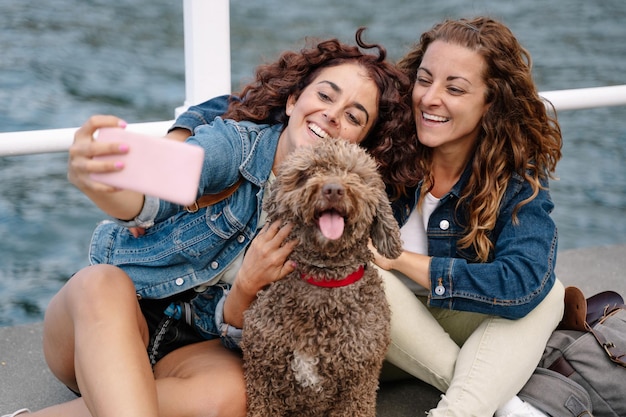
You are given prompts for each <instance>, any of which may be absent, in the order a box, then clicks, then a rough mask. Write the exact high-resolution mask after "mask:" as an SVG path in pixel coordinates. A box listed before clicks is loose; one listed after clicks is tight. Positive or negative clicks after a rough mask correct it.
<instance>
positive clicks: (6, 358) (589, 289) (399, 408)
mask: <svg viewBox="0 0 626 417" xmlns="http://www.w3.org/2000/svg"><path fill="white" fill-rule="evenodd" d="M556 271H557V275H558V277H559V279H560V280H561V281H562V282H563V283H564V284H565V285H576V286H578V287H579V288H581V289H582V290H583V292H584V293H585V295H587V296H590V295H593V294H595V293H597V292H599V291H603V290H608V289H611V290H614V291H617V292H619V293H620V294H622V296H625V297H626V245H618V246H606V247H594V248H587V249H575V250H566V251H563V252H560V253H559V255H558V261H557V267H556ZM41 336H42V324H41V323H36V324H32V325H25V326H15V327H0V415H3V414H5V413H11V412H13V411H14V410H16V409H19V408H23V407H28V408H30V409H31V410H38V409H41V408H44V407H46V406H49V405H53V404H58V403H60V402H63V401H68V400H71V399H73V398H75V397H74V395H73V394H72V393H71V392H70V391H69V390H67V389H66V388H65V387H64V386H63V385H62V384H60V383H59V382H58V381H57V380H56V379H55V378H54V377H53V376H52V374H51V373H50V371H49V370H48V368H47V366H46V364H45V361H44V359H43V353H42V349H41ZM386 371H388V372H386V374H387V375H392V374H393V375H394V377H393V378H392V379H394V381H388V382H384V383H383V384H382V385H381V389H380V393H379V401H378V416H380V417H401V416H422V415H424V412H425V411H427V410H428V409H430V408H432V407H433V406H435V405H436V403H437V401H438V398H439V392H438V391H437V390H435V389H433V388H432V387H430V386H428V385H426V384H424V383H421V382H420V381H416V380H414V379H410V378H408V376H406V375H403V374H402V373H401V371H398V370H391V369H386Z"/></svg>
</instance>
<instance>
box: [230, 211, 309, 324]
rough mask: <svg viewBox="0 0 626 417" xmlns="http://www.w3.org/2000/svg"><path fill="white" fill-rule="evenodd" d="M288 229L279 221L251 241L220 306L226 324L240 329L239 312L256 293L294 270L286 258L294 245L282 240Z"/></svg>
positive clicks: (241, 320)
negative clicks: (222, 305) (223, 302)
mask: <svg viewBox="0 0 626 417" xmlns="http://www.w3.org/2000/svg"><path fill="white" fill-rule="evenodd" d="M291 229H292V225H291V224H286V225H283V226H281V224H280V222H279V221H276V222H273V223H271V224H265V226H263V229H261V231H260V232H259V234H258V235H257V236H256V237H255V238H254V239H253V240H252V242H251V243H250V247H249V248H248V251H247V252H246V255H245V257H244V259H243V263H242V265H241V268H239V272H237V277H236V278H235V282H234V283H233V287H232V289H231V291H230V293H229V294H228V297H227V298H226V302H225V304H224V320H225V321H226V323H228V324H230V325H231V326H235V327H239V328H241V327H242V326H243V312H244V311H245V310H246V309H247V308H248V307H249V306H250V304H251V303H252V302H253V301H254V300H255V299H256V295H257V293H258V292H259V291H261V290H262V289H263V288H265V287H266V286H268V285H269V284H271V283H272V282H275V281H278V280H279V279H282V278H284V277H286V276H287V275H288V274H290V273H291V272H293V271H294V270H295V269H296V265H295V262H293V261H291V260H289V255H290V254H291V252H292V251H293V249H294V247H295V246H296V245H297V244H298V242H297V240H289V241H285V239H287V237H288V236H289V233H290V232H291Z"/></svg>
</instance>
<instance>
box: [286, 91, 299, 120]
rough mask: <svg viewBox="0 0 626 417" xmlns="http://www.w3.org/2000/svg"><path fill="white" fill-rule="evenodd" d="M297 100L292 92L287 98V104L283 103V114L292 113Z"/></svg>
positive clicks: (288, 114)
mask: <svg viewBox="0 0 626 417" xmlns="http://www.w3.org/2000/svg"><path fill="white" fill-rule="evenodd" d="M297 100H298V99H297V98H296V96H294V95H293V94H292V95H290V96H289V97H288V98H287V104H286V105H285V114H287V116H291V113H293V108H294V107H296V101H297Z"/></svg>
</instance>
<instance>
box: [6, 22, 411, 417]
mask: <svg viewBox="0 0 626 417" xmlns="http://www.w3.org/2000/svg"><path fill="white" fill-rule="evenodd" d="M361 33H362V30H359V31H358V32H357V36H356V41H357V46H351V45H346V44H344V43H341V42H339V41H338V40H336V39H332V40H327V41H323V42H319V43H318V44H316V45H314V46H312V47H309V48H305V49H303V50H302V51H300V52H286V53H284V54H283V55H282V56H281V57H280V58H279V59H278V61H276V62H274V63H272V64H269V65H265V66H262V67H260V68H259V70H258V72H257V77H256V81H255V82H254V83H252V84H250V85H248V86H247V87H245V88H244V89H243V91H242V92H241V94H240V97H244V100H242V101H234V102H233V103H232V105H231V107H230V109H229V111H228V113H227V114H226V115H225V117H224V118H216V119H215V120H214V121H211V123H207V124H202V126H199V127H198V128H196V129H195V130H193V133H194V135H193V136H192V137H189V138H187V142H188V143H191V144H195V145H197V146H201V147H203V148H204V151H205V162H204V168H203V172H202V175H201V180H200V192H199V195H202V194H212V193H218V192H221V191H223V190H226V189H229V188H231V187H232V189H234V190H235V191H234V193H233V194H232V195H231V196H230V197H228V198H227V199H225V200H222V201H220V202H219V203H216V204H214V205H211V206H208V207H204V208H201V209H199V210H196V211H193V210H190V211H186V210H185V209H184V208H183V207H181V206H179V205H176V204H172V203H168V202H166V201H161V200H158V199H156V198H153V197H150V196H147V195H143V194H139V193H136V192H131V191H128V190H119V189H116V188H113V187H110V186H107V185H105V184H103V183H99V182H96V181H94V180H93V179H92V178H91V176H90V174H91V173H95V172H112V171H117V170H120V169H124V168H123V164H119V163H115V162H114V161H113V162H104V161H102V160H98V159H94V156H98V155H119V154H124V153H126V152H127V151H128V146H126V145H124V144H121V143H114V144H110V143H104V142H96V141H94V139H93V135H94V133H95V132H96V130H97V129H99V128H102V127H110V126H122V127H123V126H125V123H124V122H123V121H122V120H121V119H119V118H117V117H114V116H92V117H91V118H90V119H89V120H88V121H87V122H86V123H85V124H84V125H83V126H82V127H81V128H80V129H78V131H77V132H76V134H75V138H74V144H73V145H72V146H71V148H70V152H69V154H70V157H69V164H68V178H69V180H70V181H71V182H72V183H73V184H74V185H75V186H76V187H77V188H79V189H80V190H81V191H82V192H84V193H85V194H86V195H87V196H88V197H89V198H90V199H91V200H93V201H94V203H95V204H96V205H97V206H98V207H100V208H101V209H102V210H103V211H104V212H105V213H107V214H108V215H109V216H111V217H112V218H113V219H115V221H106V222H103V223H101V224H100V225H98V227H97V228H96V231H95V232H94V236H93V239H92V243H91V250H90V258H91V259H90V260H91V264H92V265H90V266H88V267H86V268H84V269H82V270H80V271H79V272H77V273H76V274H75V275H74V276H73V277H72V278H70V279H69V281H68V282H67V283H66V284H65V285H64V287H63V288H62V289H61V290H60V291H59V292H58V293H57V294H56V295H55V297H54V298H53V299H52V300H51V302H50V304H49V306H48V309H47V311H46V317H45V321H44V353H45V357H46V360H47V362H48V365H49V366H50V369H51V370H52V372H53V373H54V374H55V375H56V376H57V378H59V379H60V380H61V381H62V382H63V383H64V384H66V385H67V386H68V387H69V388H70V389H72V390H73V391H75V392H76V393H77V394H79V395H81V396H82V397H80V398H77V399H76V400H73V401H70V402H68V403H64V404H60V405H57V406H53V407H50V408H46V409H43V410H40V411H37V412H34V413H32V415H33V416H35V415H37V416H56V415H63V416H65V417H70V416H90V415H91V416H99V417H102V416H115V417H118V416H127V417H132V416H138V417H139V416H141V417H148V416H154V417H156V416H159V417H166V416H172V417H180V416H205V415H209V414H210V415H215V416H218V415H219V416H229V417H233V416H243V415H245V413H246V409H245V408H246V396H245V383H244V379H243V370H242V364H241V357H240V355H239V354H238V352H237V350H236V345H237V341H238V338H239V337H240V335H241V330H240V328H241V327H242V315H243V311H244V310H245V309H246V308H247V307H248V306H249V304H250V303H251V302H252V300H253V299H254V298H255V296H256V293H257V292H258V291H259V290H260V289H262V288H263V287H265V286H266V285H268V284H269V283H271V282H273V281H275V280H278V279H280V278H282V277H284V276H285V275H287V274H288V273H289V272H291V271H293V270H294V268H295V265H293V264H292V263H291V262H290V261H289V260H287V259H288V255H289V253H290V252H291V250H292V248H293V246H294V245H295V244H296V243H297V242H293V241H290V242H287V243H284V240H285V239H286V237H287V236H288V234H289V232H290V226H289V225H287V226H284V227H281V225H279V224H277V223H272V224H266V223H265V216H264V213H263V211H262V204H261V203H262V200H263V195H264V192H265V190H266V186H267V184H268V183H270V182H271V181H272V179H273V175H272V172H273V171H274V170H276V169H279V167H280V165H281V163H282V162H283V161H284V160H285V157H286V156H287V155H288V154H289V153H290V152H291V151H293V150H294V149H296V148H297V147H299V146H307V145H310V144H312V143H314V142H316V141H319V140H324V139H326V138H330V137H333V138H343V139H345V140H348V141H350V142H354V143H360V144H362V145H363V146H364V147H366V148H367V149H369V150H370V151H371V152H372V154H373V155H375V157H376V158H377V159H378V161H379V163H380V166H381V169H382V171H383V172H384V173H385V176H386V182H387V184H390V185H392V189H393V190H395V193H396V194H398V195H399V194H401V193H402V191H403V187H404V186H405V184H410V183H411V182H413V183H414V184H415V183H416V180H415V178H416V175H415V173H414V171H415V165H414V161H413V160H410V159H409V158H408V155H414V154H415V143H414V142H413V143H410V142H407V143H405V144H403V145H401V146H400V147H399V146H398V145H396V136H395V135H396V134H397V133H398V131H399V130H401V128H402V127H403V126H410V123H409V124H407V121H410V113H411V111H410V106H409V103H408V101H407V100H406V97H407V94H408V91H409V87H410V85H409V83H408V79H407V78H406V77H405V76H404V75H403V74H402V73H401V72H400V71H398V70H397V69H396V68H395V67H394V66H393V65H391V64H390V63H388V62H387V61H386V59H385V50H384V49H383V48H382V47H380V46H379V45H368V44H365V43H364V42H362V40H361ZM368 49H374V50H375V51H377V53H366V52H363V51H362V50H368ZM186 117H187V119H186ZM186 117H182V118H181V119H179V121H178V123H177V125H176V126H175V127H174V129H173V130H172V133H171V135H172V136H175V137H176V138H178V139H181V138H185V137H187V136H189V135H190V134H191V132H192V128H187V126H190V125H188V124H185V120H189V118H191V119H193V118H194V113H193V111H190V112H189V113H187V116H186ZM407 118H408V120H407ZM194 127H195V126H194ZM406 137H410V134H409V135H407V136H406ZM411 147H412V148H411ZM235 184H239V185H238V186H236V187H235V186H234V185H235ZM260 231H262V233H259V232H260ZM253 239H254V240H253ZM283 243H284V244H283ZM244 254H245V257H244ZM224 345H225V346H224ZM229 348H231V349H229ZM23 413H28V410H26V409H23V410H19V411H16V412H15V413H13V414H12V415H18V414H23Z"/></svg>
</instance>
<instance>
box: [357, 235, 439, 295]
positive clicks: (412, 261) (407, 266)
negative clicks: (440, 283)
mask: <svg viewBox="0 0 626 417" xmlns="http://www.w3.org/2000/svg"><path fill="white" fill-rule="evenodd" d="M369 248H370V251H371V252H372V253H373V254H374V263H375V264H376V265H378V266H379V267H380V268H382V269H384V270H386V271H391V270H395V271H399V272H402V273H403V274H404V275H406V276H407V277H409V278H411V279H412V280H413V281H415V282H417V283H418V284H419V285H421V286H422V287H424V288H426V289H428V290H429V289H430V272H429V268H430V259H431V258H430V256H426V255H420V254H419V253H414V252H408V251H402V254H401V255H400V256H399V257H398V258H396V259H389V258H385V257H384V256H382V255H381V254H380V253H378V251H377V250H376V248H374V246H373V245H371V244H370V245H369Z"/></svg>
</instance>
